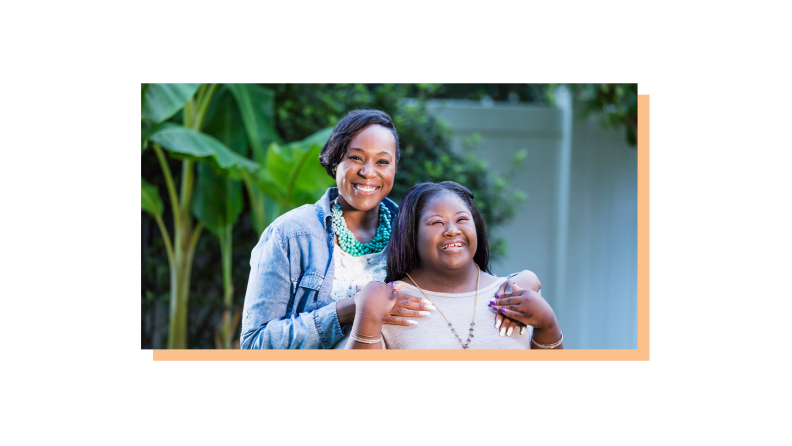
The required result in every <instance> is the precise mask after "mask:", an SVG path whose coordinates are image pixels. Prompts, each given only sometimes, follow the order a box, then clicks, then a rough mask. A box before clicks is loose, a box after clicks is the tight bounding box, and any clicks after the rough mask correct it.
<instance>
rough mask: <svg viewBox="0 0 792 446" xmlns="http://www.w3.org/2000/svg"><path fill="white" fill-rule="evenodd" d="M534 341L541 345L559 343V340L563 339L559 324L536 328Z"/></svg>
mask: <svg viewBox="0 0 792 446" xmlns="http://www.w3.org/2000/svg"><path fill="white" fill-rule="evenodd" d="M533 339H534V341H536V342H538V343H540V344H553V343H555V342H558V340H559V339H561V330H560V329H559V328H558V323H555V324H553V325H552V326H546V327H542V328H534V331H533Z"/></svg>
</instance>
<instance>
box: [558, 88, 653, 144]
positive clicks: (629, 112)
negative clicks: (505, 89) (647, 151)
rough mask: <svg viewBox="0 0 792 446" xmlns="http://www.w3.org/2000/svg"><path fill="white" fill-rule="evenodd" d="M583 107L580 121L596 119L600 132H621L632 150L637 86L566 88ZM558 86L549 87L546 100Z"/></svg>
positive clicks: (635, 136)
mask: <svg viewBox="0 0 792 446" xmlns="http://www.w3.org/2000/svg"><path fill="white" fill-rule="evenodd" d="M566 85H567V87H569V89H570V90H571V91H572V94H573V95H574V97H575V98H576V99H577V100H579V101H581V102H582V103H583V104H584V106H583V109H582V110H581V111H580V116H581V117H587V116H590V115H598V116H599V117H600V122H601V124H602V126H603V127H604V128H611V129H617V130H618V129H624V132H625V137H626V139H627V143H628V144H630V145H631V146H633V147H636V145H637V141H638V84H566ZM559 86H560V84H551V86H550V88H548V89H547V93H546V94H547V96H546V97H547V100H548V101H549V102H551V103H552V102H553V93H554V92H555V89H556V88H558V87H559Z"/></svg>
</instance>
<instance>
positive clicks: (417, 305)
mask: <svg viewBox="0 0 792 446" xmlns="http://www.w3.org/2000/svg"><path fill="white" fill-rule="evenodd" d="M405 286H406V285H404V284H401V285H397V286H396V287H395V288H394V289H395V290H396V291H397V292H398V291H401V289H402V288H404V287H405ZM436 309H437V307H435V306H434V305H432V304H431V303H430V302H429V301H428V300H426V299H422V298H420V297H414V296H410V295H408V294H398V295H397V296H396V303H395V304H394V305H393V308H391V309H390V311H389V312H388V314H387V315H386V316H385V317H384V318H383V319H382V323H383V324H390V325H417V324H418V322H417V321H415V320H413V319H411V318H418V317H424V316H429V310H436ZM405 318H409V319H405Z"/></svg>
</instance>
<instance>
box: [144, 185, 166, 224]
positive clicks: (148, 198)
mask: <svg viewBox="0 0 792 446" xmlns="http://www.w3.org/2000/svg"><path fill="white" fill-rule="evenodd" d="M140 189H141V194H140V195H141V208H142V209H143V210H144V211H146V212H148V213H149V214H151V215H154V216H156V217H160V216H162V207H163V206H162V200H161V199H160V196H159V191H158V190H157V186H154V185H153V184H151V183H149V182H148V181H146V180H145V179H142V178H141V188H140Z"/></svg>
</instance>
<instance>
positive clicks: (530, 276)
mask: <svg viewBox="0 0 792 446" xmlns="http://www.w3.org/2000/svg"><path fill="white" fill-rule="evenodd" d="M509 280H510V281H512V282H516V283H517V285H519V286H520V288H522V289H526V290H534V291H539V289H541V288H542V283H541V282H540V281H539V278H538V277H536V274H534V273H533V271H529V270H527V269H526V270H522V271H520V272H519V273H517V274H514V275H511V276H509Z"/></svg>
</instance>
